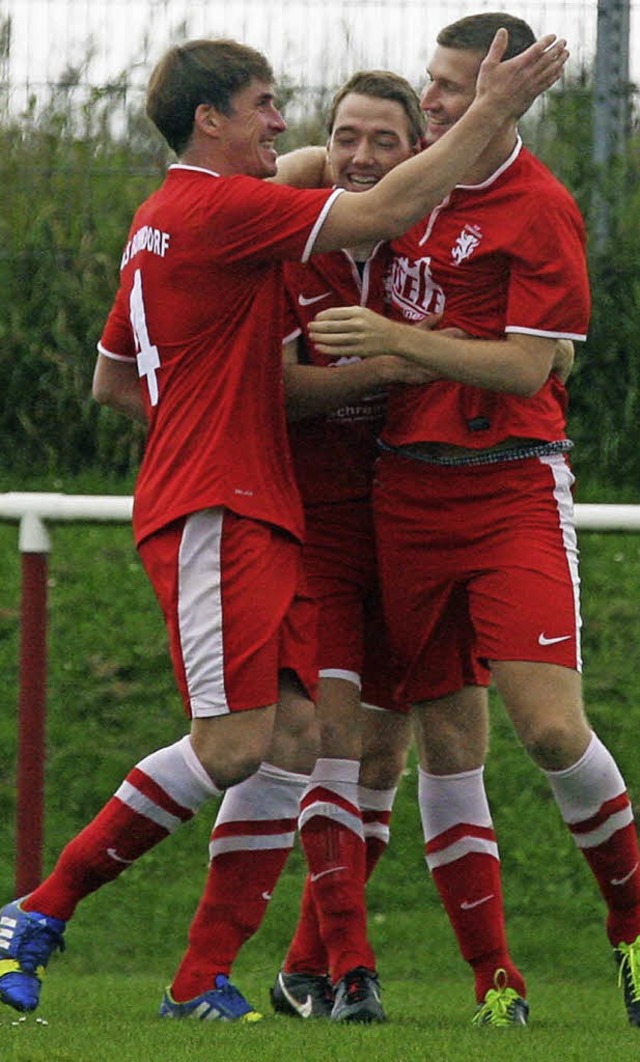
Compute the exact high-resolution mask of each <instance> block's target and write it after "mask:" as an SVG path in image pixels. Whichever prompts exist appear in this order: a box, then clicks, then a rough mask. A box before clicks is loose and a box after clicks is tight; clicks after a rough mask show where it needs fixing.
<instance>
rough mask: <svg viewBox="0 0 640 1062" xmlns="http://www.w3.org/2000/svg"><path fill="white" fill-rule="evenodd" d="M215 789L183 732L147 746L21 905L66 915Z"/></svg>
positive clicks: (216, 792) (184, 818) (190, 814)
mask: <svg viewBox="0 0 640 1062" xmlns="http://www.w3.org/2000/svg"><path fill="white" fill-rule="evenodd" d="M219 793H220V791H219V790H218V789H216V787H215V786H214V784H213V782H212V781H211V779H210V778H209V775H208V774H207V772H206V771H205V769H204V767H203V766H202V764H201V763H200V760H199V759H198V757H197V756H196V754H195V752H194V751H193V747H192V745H191V741H190V738H189V736H188V735H187V736H186V737H184V738H181V740H180V741H177V742H176V743H175V744H174V745H169V746H168V747H167V748H164V749H158V750H157V751H156V752H152V753H151V755H150V756H147V757H145V759H143V760H141V761H140V763H138V764H137V766H135V767H134V768H133V770H131V771H130V772H129V774H128V775H127V777H126V778H125V780H124V781H123V782H122V784H121V786H120V788H119V789H118V790H117V791H116V793H115V794H114V796H112V797H111V799H110V800H109V801H108V802H107V803H106V804H105V806H104V807H103V808H102V810H101V811H100V812H98V814H97V815H96V817H95V819H94V820H93V821H92V822H90V823H89V825H88V826H85V828H84V830H82V831H81V832H80V833H79V834H78V835H77V836H76V837H74V838H73V840H72V841H70V842H69V844H68V845H66V847H65V848H64V849H63V851H62V853H61V854H60V857H59V859H58V862H57V863H56V865H55V867H54V869H53V871H52V872H51V874H50V875H49V877H48V878H47V879H46V880H45V881H44V882H43V883H42V885H39V886H38V888H37V889H35V890H34V892H32V893H30V894H29V896H28V898H27V899H26V900H25V901H24V902H23V906H24V909H25V910H28V911H39V912H41V913H42V914H46V915H50V916H52V917H53V918H61V919H63V920H64V921H67V920H68V919H69V918H71V916H72V914H73V912H74V911H75V908H76V906H77V904H78V903H79V902H80V900H82V899H83V898H84V897H85V896H88V895H89V893H91V892H95V890H96V889H99V888H100V886H101V885H105V884H106V883H107V882H108V881H113V880H114V879H115V878H117V877H118V876H119V875H120V874H121V873H122V871H123V870H126V868H127V867H128V866H130V865H131V863H135V861H136V860H137V859H139V858H140V856H141V855H144V854H145V852H148V851H149V850H150V849H151V848H153V847H154V846H155V845H156V844H158V842H159V841H162V840H163V839H164V838H165V837H167V836H168V834H170V833H173V832H174V831H175V830H177V828H178V826H181V825H182V823H183V822H188V821H189V819H192V818H193V816H194V815H195V813H196V811H197V810H198V808H199V807H201V805H202V804H204V802H205V801H206V800H209V799H210V798H211V797H213V796H219Z"/></svg>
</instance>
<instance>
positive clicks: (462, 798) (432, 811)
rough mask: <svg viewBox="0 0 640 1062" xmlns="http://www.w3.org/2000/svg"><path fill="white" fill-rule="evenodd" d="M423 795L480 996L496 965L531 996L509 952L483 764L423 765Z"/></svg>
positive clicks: (429, 844) (431, 850) (446, 894)
mask: <svg viewBox="0 0 640 1062" xmlns="http://www.w3.org/2000/svg"><path fill="white" fill-rule="evenodd" d="M418 785H419V788H418V800H419V804H420V815H421V818H422V828H423V831H424V839H425V856H426V862H427V866H428V868H429V870H430V871H431V874H432V876H433V880H434V882H435V885H436V888H437V889H438V892H439V893H440V897H441V899H442V902H443V904H444V907H445V910H446V912H447V915H448V916H449V921H450V923H451V926H452V928H453V931H454V933H455V935H456V938H457V940H458V944H459V947H460V951H461V953H462V956H463V958H464V959H466V961H467V962H468V963H469V964H470V965H471V967H472V969H473V972H474V976H475V991H476V999H477V1001H478V1002H482V1000H484V997H485V995H486V993H487V991H488V990H489V989H490V988H493V987H494V974H495V971H496V970H497V969H500V968H502V969H504V970H506V972H507V983H508V984H509V986H510V987H511V988H514V989H515V990H516V992H517V993H518V995H520V996H523V997H524V996H525V995H526V987H525V983H524V979H523V977H522V974H521V973H520V971H519V970H518V968H517V967H516V966H515V964H514V963H513V961H512V959H511V956H510V955H509V949H508V945H507V936H506V929H505V922H504V908H503V902H502V881H501V875H500V855H499V852H498V844H497V841H496V835H495V832H494V829H493V821H492V818H491V812H490V810H489V804H488V801H487V796H486V793H485V788H484V769H483V768H482V767H480V768H478V769H477V770H474V771H465V772H463V773H461V774H451V775H433V774H428V773H427V772H426V771H423V770H422V769H420V771H419V783H418Z"/></svg>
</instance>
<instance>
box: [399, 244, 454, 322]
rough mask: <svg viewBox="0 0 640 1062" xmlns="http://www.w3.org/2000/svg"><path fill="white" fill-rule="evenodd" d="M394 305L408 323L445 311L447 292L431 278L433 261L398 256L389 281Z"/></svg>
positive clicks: (428, 258)
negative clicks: (445, 294)
mask: <svg viewBox="0 0 640 1062" xmlns="http://www.w3.org/2000/svg"><path fill="white" fill-rule="evenodd" d="M389 290H390V293H391V301H392V302H393V304H394V305H395V306H397V307H398V308H399V309H400V310H401V311H402V316H403V317H404V318H406V319H407V320H409V321H420V320H422V318H423V317H427V316H428V314H430V313H442V311H443V310H444V303H445V297H444V291H443V290H442V288H441V287H440V285H439V284H436V283H435V281H434V279H433V277H432V276H431V258H430V257H427V258H418V259H417V261H416V260H415V259H412V258H407V257H406V256H404V255H397V256H396V258H395V259H394V260H393V264H392V266H391V274H390V281H389Z"/></svg>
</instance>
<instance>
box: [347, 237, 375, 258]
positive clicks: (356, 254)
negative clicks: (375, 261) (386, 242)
mask: <svg viewBox="0 0 640 1062" xmlns="http://www.w3.org/2000/svg"><path fill="white" fill-rule="evenodd" d="M378 242H379V241H376V243H363V244H361V245H360V246H359V247H345V251H346V252H347V254H350V255H351V257H352V258H353V260H354V262H366V261H367V259H368V258H371V255H372V254H373V251H374V249H375V247H376V246H377V243H378Z"/></svg>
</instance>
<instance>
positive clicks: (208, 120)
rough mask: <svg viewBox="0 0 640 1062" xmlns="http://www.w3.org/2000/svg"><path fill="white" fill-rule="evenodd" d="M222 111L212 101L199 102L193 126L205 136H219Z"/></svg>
mask: <svg viewBox="0 0 640 1062" xmlns="http://www.w3.org/2000/svg"><path fill="white" fill-rule="evenodd" d="M220 117H221V115H220V112H219V111H218V110H216V108H215V107H214V106H212V104H210V103H199V104H198V106H197V107H196V110H195V114H194V116H193V127H194V130H195V129H197V130H198V131H199V132H200V133H203V134H204V135H205V136H217V135H218V134H219V132H220Z"/></svg>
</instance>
